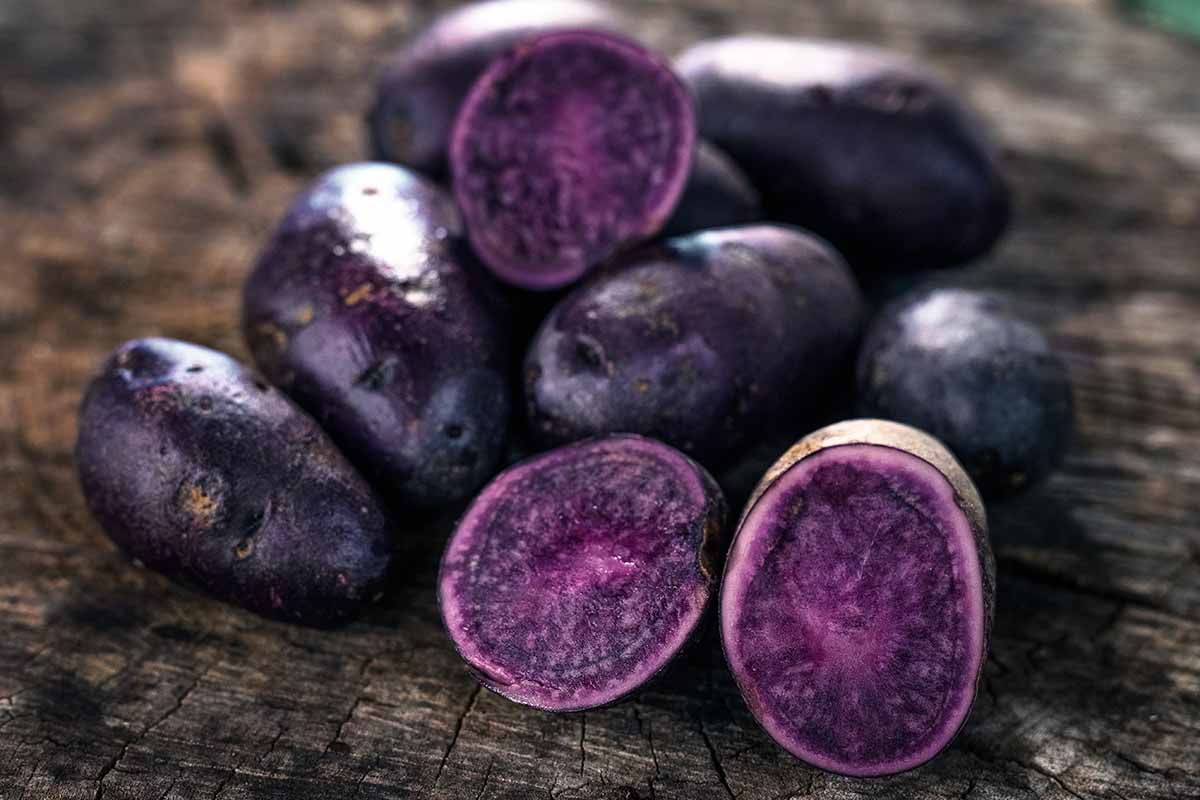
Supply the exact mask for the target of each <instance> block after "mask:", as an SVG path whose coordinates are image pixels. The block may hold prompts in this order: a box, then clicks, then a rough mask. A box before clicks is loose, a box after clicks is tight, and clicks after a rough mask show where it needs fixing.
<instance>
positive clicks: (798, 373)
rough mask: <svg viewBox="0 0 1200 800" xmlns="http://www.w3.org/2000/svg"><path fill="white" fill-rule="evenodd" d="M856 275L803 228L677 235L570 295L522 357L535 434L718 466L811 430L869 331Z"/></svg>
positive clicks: (760, 227) (767, 227) (761, 227)
mask: <svg viewBox="0 0 1200 800" xmlns="http://www.w3.org/2000/svg"><path fill="white" fill-rule="evenodd" d="M863 313H864V312H863V301H862V297H861V295H860V293H859V290H858V287H857V285H856V284H855V282H854V279H853V277H852V276H851V274H850V272H849V270H848V268H847V267H846V265H845V263H844V262H843V261H842V259H841V258H840V257H839V256H838V254H837V253H836V252H835V251H834V250H833V249H832V248H830V247H829V246H828V245H826V244H825V243H824V242H822V241H820V240H819V239H816V238H814V237H812V236H809V235H807V234H805V233H804V232H802V231H799V230H796V229H794V228H788V227H782V226H778V225H752V226H744V227H735V228H723V229H719V230H713V231H705V232H702V233H697V234H694V235H691V236H685V237H681V238H677V239H670V240H668V241H667V242H665V243H664V244H663V245H662V246H660V247H658V248H654V249H651V250H647V251H644V252H642V253H640V254H637V255H635V256H633V257H631V258H630V259H629V260H628V261H626V262H624V263H620V264H617V265H614V267H613V268H612V269H611V270H608V271H605V272H602V273H601V274H599V275H597V276H595V277H594V278H593V279H592V280H590V281H588V282H587V283H585V284H583V285H582V286H580V287H578V288H577V289H575V290H574V291H572V292H571V293H570V294H568V295H567V296H566V297H565V298H564V299H563V300H562V301H561V302H560V303H559V304H558V305H557V306H556V307H555V308H554V310H553V311H552V312H551V314H550V316H549V317H548V318H547V319H546V321H545V322H544V323H543V325H542V328H541V330H540V331H539V332H538V335H537V337H536V338H535V339H534V341H533V344H532V345H531V347H530V349H529V352H528V354H527V355H526V361H525V368H526V376H525V380H526V382H525V400H526V411H527V413H528V420H529V424H530V428H531V430H532V431H533V433H534V434H535V435H537V436H539V437H540V438H541V439H543V440H544V441H546V442H551V443H559V442H566V441H571V440H574V439H581V438H584V437H587V436H593V435H598V434H602V433H614V432H628V433H639V434H642V435H644V436H650V437H654V438H657V439H661V440H662V441H665V442H667V443H668V444H671V445H672V446H674V447H677V448H679V449H680V450H683V451H684V452H685V453H687V454H688V455H690V456H692V457H693V458H695V459H697V460H698V461H700V462H701V463H702V464H704V465H705V466H707V467H709V468H710V469H719V468H720V467H722V466H727V465H728V463H729V462H730V460H731V459H732V458H734V457H736V456H738V455H740V454H741V453H742V451H743V450H745V449H746V448H747V447H749V446H751V445H753V444H754V443H755V442H756V441H757V440H758V439H759V437H760V436H761V435H762V434H763V433H764V432H765V431H767V430H769V429H770V428H771V427H772V426H773V425H775V424H776V423H777V422H779V421H781V420H783V421H786V422H787V423H788V424H798V423H799V422H801V421H803V419H804V416H805V414H806V412H809V411H811V410H812V408H813V406H814V405H815V404H814V402H813V401H814V398H819V397H820V396H821V395H822V392H823V390H824V389H826V388H827V387H826V384H828V383H829V379H830V377H831V375H832V374H834V372H835V371H836V370H837V369H838V368H840V367H842V366H844V365H846V364H847V362H848V359H850V358H851V356H852V352H853V348H854V345H855V343H856V341H857V339H858V335H859V330H860V328H861V325H862V322H863Z"/></svg>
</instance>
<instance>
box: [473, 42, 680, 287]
mask: <svg viewBox="0 0 1200 800" xmlns="http://www.w3.org/2000/svg"><path fill="white" fill-rule="evenodd" d="M695 138H696V129H695V116H694V114H693V111H692V104H691V99H690V98H689V97H688V93H687V89H686V88H685V87H684V86H683V84H682V83H680V81H679V78H677V77H676V76H675V74H674V73H673V72H671V70H670V67H669V66H668V65H667V64H665V63H664V62H663V61H661V60H660V59H659V58H658V56H656V55H654V54H653V53H651V52H649V51H648V50H646V49H644V48H643V47H641V46H640V45H638V44H636V43H634V42H633V41H631V40H628V39H625V38H622V37H620V36H616V35H614V34H610V33H604V32H600V31H592V30H578V31H560V32H557V33H548V34H544V35H542V36H539V37H538V38H536V39H533V40H531V41H528V42H525V43H523V44H520V45H518V46H517V47H516V48H515V49H513V50H510V51H509V52H508V53H506V54H505V55H502V56H501V57H500V58H498V59H496V60H495V61H494V62H492V65H491V66H490V67H488V68H487V70H486V71H485V72H484V73H483V75H482V76H481V77H480V78H479V80H478V81H476V83H475V85H474V86H473V87H472V89H471V93H470V94H469V95H467V99H466V100H464V101H463V105H462V108H461V109H460V111H459V114H458V119H457V120H456V121H455V123H454V132H453V134H452V135H451V142H450V168H451V172H452V173H453V178H454V196H455V199H457V200H458V204H459V207H460V208H461V209H462V212H463V219H464V220H465V221H466V226H467V233H468V235H469V237H470V239H471V245H472V246H473V247H474V249H475V252H476V253H477V254H478V255H479V258H480V259H481V260H482V261H483V262H484V263H485V264H486V265H487V266H488V267H490V268H491V270H492V272H494V273H495V274H496V275H497V276H499V277H500V278H502V279H503V280H505V281H507V282H508V283H511V284H514V285H516V286H521V287H524V288H528V289H557V288H560V287H563V286H566V285H568V284H570V283H573V282H574V281H576V280H577V279H578V278H580V277H581V276H582V275H583V274H584V273H585V272H587V271H588V270H590V269H591V268H593V267H595V266H596V265H598V264H599V263H601V262H602V261H605V260H607V259H608V258H609V257H610V256H612V255H614V254H616V253H618V252H620V251H622V250H625V249H627V248H628V247H629V246H630V245H632V244H634V243H636V242H638V241H640V240H642V239H647V238H649V237H651V236H653V235H654V234H656V233H658V232H659V231H660V230H661V229H662V227H663V225H664V223H666V221H667V218H668V217H669V216H670V215H671V212H672V211H673V210H674V208H675V205H676V203H677V202H678V201H679V197H680V195H681V194H682V192H683V187H684V184H685V183H686V182H687V178H688V174H689V172H690V170H691V164H692V154H693V151H694V150H695Z"/></svg>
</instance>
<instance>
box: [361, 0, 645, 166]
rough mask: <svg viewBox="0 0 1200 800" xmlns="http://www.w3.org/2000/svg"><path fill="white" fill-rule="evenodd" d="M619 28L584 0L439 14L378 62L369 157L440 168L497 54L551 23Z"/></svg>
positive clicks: (508, 3)
mask: <svg viewBox="0 0 1200 800" xmlns="http://www.w3.org/2000/svg"><path fill="white" fill-rule="evenodd" d="M622 27H623V24H622V22H621V20H620V19H619V17H617V16H616V15H615V14H614V12H613V11H612V10H611V9H609V8H607V7H606V6H604V5H601V4H599V3H593V2H588V0H491V2H483V3H471V4H469V5H466V6H463V7H462V8H458V9H455V10H453V11H450V12H448V13H446V14H444V15H442V16H440V17H438V18H437V19H436V20H434V22H433V24H431V25H430V26H429V27H428V28H426V29H425V30H424V31H422V32H421V33H420V34H418V35H417V36H416V37H415V38H414V39H413V40H412V41H411V42H409V43H408V44H407V45H405V46H404V47H403V48H401V49H400V50H399V51H398V52H397V53H395V55H393V56H392V57H391V59H390V60H389V61H388V63H387V65H386V66H385V67H384V70H383V73H382V75H381V76H380V79H379V82H378V85H377V87H376V93H375V101H374V103H373V105H372V107H371V110H370V113H369V114H368V117H367V125H368V132H369V135H370V144H371V152H372V157H374V158H376V159H378V160H380V161H394V162H398V163H401V164H405V165H407V166H410V167H412V168H413V169H417V170H420V171H422V172H425V173H426V174H429V175H434V176H441V175H443V174H444V173H445V171H446V150H447V147H448V144H449V141H450V131H451V129H452V128H453V126H454V118H455V116H457V114H458V109H459V107H460V106H461V105H462V101H463V98H465V97H466V96H467V92H469V91H470V90H471V86H472V84H474V83H475V81H476V79H477V78H479V76H480V75H481V74H482V73H483V71H484V69H486V68H487V66H488V64H490V63H491V62H492V61H493V60H494V59H495V58H496V57H497V56H499V55H500V54H501V53H504V52H505V51H507V50H509V49H511V48H512V47H514V46H515V45H517V44H520V43H521V42H523V41H526V40H528V39H530V38H532V37H534V36H537V35H539V34H542V33H547V32H549V31H552V30H561V29H565V28H601V29H604V30H620V29H621V28H622Z"/></svg>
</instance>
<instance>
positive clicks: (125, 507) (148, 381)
mask: <svg viewBox="0 0 1200 800" xmlns="http://www.w3.org/2000/svg"><path fill="white" fill-rule="evenodd" d="M75 460H76V463H77V465H78V467H79V479H80V483H81V484H82V485H83V493H84V496H85V497H86V499H87V504H88V507H89V508H90V509H91V511H92V514H93V515H94V516H95V517H96V519H97V521H99V523H100V525H101V526H102V527H103V528H104V530H105V532H107V533H108V535H109V537H110V538H112V540H113V541H114V542H116V544H117V545H118V546H119V547H120V548H121V549H122V550H123V551H125V553H127V554H128V555H129V556H130V557H132V558H134V559H136V560H137V561H139V562H141V563H142V564H144V565H145V566H147V567H149V568H150V569H152V570H155V571H157V572H161V573H162V574H164V575H166V576H167V577H169V578H171V579H172V580H175V581H179V582H181V583H184V584H188V585H191V586H193V587H196V588H199V589H200V590H202V591H204V592H207V593H208V594H210V595H212V596H213V597H216V598H218V599H220V600H223V601H225V602H227V603H232V604H234V605H238V606H241V607H242V608H246V609H249V610H250V611H253V612H255V613H257V614H261V615H263V616H265V617H270V618H272V619H278V620H285V621H288V622H299V623H303V624H307V625H318V626H329V625H335V624H338V623H341V622H344V621H346V620H347V619H348V618H349V617H350V616H352V615H353V614H354V613H355V612H356V611H358V610H359V608H360V607H361V606H362V605H363V603H364V601H367V600H369V599H372V598H373V597H375V596H376V595H377V593H379V592H380V591H381V590H382V583H383V579H384V577H385V575H386V573H387V570H388V566H389V562H390V560H391V542H390V538H389V533H388V525H387V521H386V519H385V516H384V512H383V511H382V509H381V506H380V503H379V501H378V499H377V497H376V495H375V494H374V493H373V492H372V491H371V489H370V487H369V486H368V485H367V482H366V481H365V480H363V478H362V477H361V476H359V474H358V473H357V472H355V470H354V468H353V467H352V466H351V465H350V463H349V462H348V461H347V460H346V458H345V457H344V456H343V455H342V454H341V453H340V452H339V451H338V450H337V448H336V447H335V446H334V445H333V442H331V441H330V440H329V437H328V436H326V435H325V433H324V432H322V430H321V429H320V428H319V427H318V426H317V424H316V422H314V421H313V419H312V418H311V417H309V416H308V415H307V414H305V413H304V412H303V411H301V410H300V409H299V408H298V407H297V406H296V405H294V404H293V403H292V402H291V401H290V400H288V398H287V397H286V396H284V395H283V394H282V393H281V392H279V391H278V390H277V389H274V388H272V387H270V386H268V385H267V383H266V381H264V380H263V379H262V378H261V377H259V376H258V375H257V374H256V373H254V372H252V371H251V370H250V369H248V368H246V367H244V366H242V365H241V364H239V363H238V362H237V361H234V360H233V359H231V358H229V357H228V356H226V355H224V354H223V353H218V352H216V351H214V350H209V349H207V348H204V347H199V346H197V345H193V344H187V343H185V342H179V341H175V340H172V339H140V340H137V341H131V342H126V343H125V344H123V345H121V346H120V347H119V348H117V350H116V351H115V352H114V353H113V355H112V356H111V357H110V358H109V359H108V361H107V362H106V363H105V365H104V368H103V370H102V371H101V373H100V375H99V376H98V377H97V378H96V379H95V380H94V381H93V382H92V384H91V386H90V387H89V388H88V391H87V394H86V396H85V397H84V400H83V406H82V408H81V410H80V413H79V440H78V443H77V445H76V450H75Z"/></svg>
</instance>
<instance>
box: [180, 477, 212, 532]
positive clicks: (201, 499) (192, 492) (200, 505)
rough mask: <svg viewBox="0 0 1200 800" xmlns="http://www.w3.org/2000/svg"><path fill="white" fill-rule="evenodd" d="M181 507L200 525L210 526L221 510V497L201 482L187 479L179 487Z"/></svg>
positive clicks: (203, 526)
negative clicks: (192, 481)
mask: <svg viewBox="0 0 1200 800" xmlns="http://www.w3.org/2000/svg"><path fill="white" fill-rule="evenodd" d="M178 502H179V507H180V508H181V509H183V511H184V513H185V514H187V515H188V517H190V518H191V519H192V520H193V521H194V522H195V523H196V525H197V526H198V527H200V528H210V527H212V524H213V522H215V521H216V518H217V514H218V512H219V511H220V510H221V498H220V497H219V496H218V495H217V494H216V493H209V491H208V490H207V489H205V488H204V487H203V486H202V485H200V484H199V483H191V482H188V481H185V482H184V483H183V485H181V486H180V487H179V500H178Z"/></svg>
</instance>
